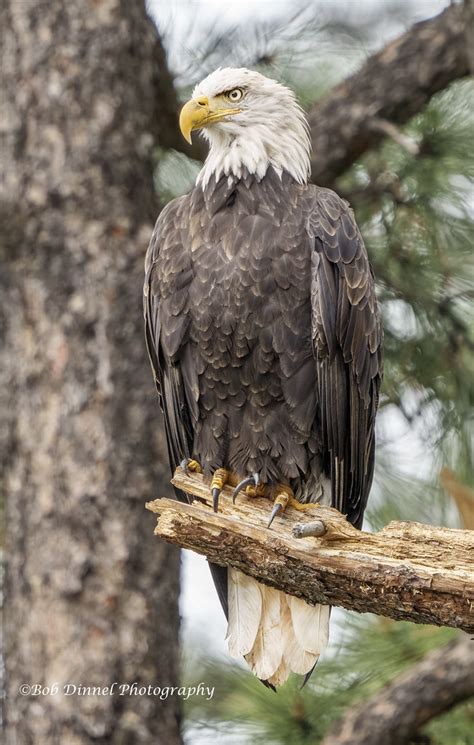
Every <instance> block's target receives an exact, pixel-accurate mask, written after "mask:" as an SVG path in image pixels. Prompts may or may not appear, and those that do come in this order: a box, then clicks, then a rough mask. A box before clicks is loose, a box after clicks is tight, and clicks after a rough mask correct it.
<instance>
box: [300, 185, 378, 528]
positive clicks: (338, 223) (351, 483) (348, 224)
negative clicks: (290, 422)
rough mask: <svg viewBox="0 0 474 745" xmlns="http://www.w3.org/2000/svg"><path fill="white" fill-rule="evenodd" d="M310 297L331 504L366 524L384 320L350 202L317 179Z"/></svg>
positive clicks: (311, 207)
mask: <svg viewBox="0 0 474 745" xmlns="http://www.w3.org/2000/svg"><path fill="white" fill-rule="evenodd" d="M308 230H309V233H310V235H311V237H312V238H313V240H314V249H315V251H314V255H313V262H312V280H311V301H312V333H313V349H314V354H315V357H316V360H317V365H318V399H319V402H320V416H321V422H320V426H321V436H322V447H323V450H324V454H323V455H324V456H325V457H323V462H326V463H328V470H329V471H330V474H331V481H332V504H333V506H335V507H337V509H339V510H340V511H341V512H343V513H344V514H346V515H347V516H348V518H349V520H351V522H352V523H353V524H354V525H356V526H358V527H360V525H361V523H362V518H363V512H364V509H365V505H366V502H367V497H368V493H369V490H370V486H371V483H372V476H373V468H374V426H375V414H376V410H377V405H378V396H379V388H380V383H381V378H382V327H381V322H380V317H379V311H378V306H377V301H376V297H375V290H374V281H373V275H372V271H371V267H370V264H369V259H368V256H367V252H366V249H365V246H364V243H363V240H362V237H361V235H360V233H359V230H358V228H357V225H356V222H355V220H354V216H353V214H352V211H351V209H350V208H349V206H348V204H347V203H346V202H345V201H344V200H342V199H340V198H339V197H338V196H337V195H336V194H335V193H334V192H332V191H330V190H329V189H320V188H318V187H313V189H312V190H311V201H310V204H309V216H308Z"/></svg>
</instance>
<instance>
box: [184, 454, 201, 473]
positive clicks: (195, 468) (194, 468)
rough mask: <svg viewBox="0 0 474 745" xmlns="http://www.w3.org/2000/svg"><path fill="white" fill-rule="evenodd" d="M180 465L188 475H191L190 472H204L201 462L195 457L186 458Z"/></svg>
mask: <svg viewBox="0 0 474 745" xmlns="http://www.w3.org/2000/svg"><path fill="white" fill-rule="evenodd" d="M179 465H180V468H181V469H182V470H183V471H184V473H185V474H186V476H189V474H190V473H202V468H201V464H200V463H198V461H197V460H194V459H193V458H184V460H182V461H181V463H180V464H179Z"/></svg>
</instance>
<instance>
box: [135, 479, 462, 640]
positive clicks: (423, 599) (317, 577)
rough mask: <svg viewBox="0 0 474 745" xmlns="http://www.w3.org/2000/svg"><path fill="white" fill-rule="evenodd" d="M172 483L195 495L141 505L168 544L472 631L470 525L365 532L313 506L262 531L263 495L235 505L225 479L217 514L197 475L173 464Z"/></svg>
mask: <svg viewBox="0 0 474 745" xmlns="http://www.w3.org/2000/svg"><path fill="white" fill-rule="evenodd" d="M172 483H173V484H174V485H175V486H177V487H179V488H180V489H182V490H183V491H185V492H187V493H188V494H193V495H194V496H195V497H197V498H198V500H199V501H198V502H195V503H194V504H192V505H188V504H183V503H181V502H177V501H174V500H169V499H157V500H155V501H154V502H151V503H149V504H148V505H147V507H148V509H150V510H151V511H152V512H156V513H157V514H158V515H159V520H158V524H157V527H156V529H155V533H156V535H159V536H161V537H162V538H164V539H165V540H167V541H170V542H171V543H176V544H178V545H179V546H183V547H184V548H189V549H192V550H193V551H197V552H198V553H201V554H204V555H205V556H207V557H208V559H209V560H210V561H212V562H214V563H216V564H221V565H227V566H233V567H236V568H238V569H240V570H241V571H243V572H245V573H246V574H249V575H251V576H252V577H255V578H256V579H258V580H259V581H261V582H264V583H265V584H268V585H272V586H273V587H277V588H278V589H279V590H283V591H284V592H286V593H289V594H290V595H296V596H297V597H301V598H303V599H304V600H306V601H307V602H308V603H311V604H316V603H328V604H329V605H339V606H342V607H343V608H347V609H349V610H355V611H359V612H371V613H377V614H378V615H382V616H389V617H390V618H394V619H398V620H401V619H403V620H406V621H414V622H415V623H429V624H434V625H438V626H453V627H456V628H460V629H464V630H465V631H468V632H470V633H473V632H474V613H473V612H472V608H473V603H474V570H473V567H474V565H473V556H474V533H473V532H472V531H469V530H449V529H448V528H435V527H433V526H431V525H422V524H421V523H405V522H393V523H390V524H389V525H387V526H386V527H385V528H384V529H383V530H381V531H380V532H378V533H365V532H362V531H358V530H356V529H355V528H353V527H352V525H350V523H348V522H347V521H346V519H345V518H344V517H343V516H342V515H341V514H340V513H339V512H338V511H337V510H334V509H332V508H330V507H319V506H318V507H315V508H313V509H309V510H304V511H299V510H295V509H292V508H288V509H287V512H286V513H285V515H284V516H283V517H282V518H279V519H277V520H275V522H274V523H273V525H272V528H271V530H268V529H267V527H266V525H267V522H268V517H269V512H270V506H271V502H270V501H269V500H268V499H266V498H259V499H256V498H247V497H245V496H241V497H238V498H237V503H236V505H233V504H232V499H231V490H230V489H228V488H226V489H225V490H224V491H223V493H222V494H221V498H220V502H219V514H214V513H213V512H212V509H211V507H210V505H211V497H210V489H209V485H208V484H206V483H204V481H203V479H202V477H201V476H197V475H192V476H186V475H185V474H184V473H183V472H182V471H181V469H178V470H177V471H176V473H175V476H174V478H173V480H172ZM314 521H322V522H323V523H324V524H325V527H326V532H325V534H324V535H323V536H322V537H320V538H314V537H301V538H295V537H293V536H294V535H295V526H296V525H299V524H301V523H303V524H305V525H307V524H308V523H310V522H314ZM292 530H293V536H292V535H291V531H292ZM297 532H299V534H300V535H301V532H302V531H301V530H300V531H297ZM303 533H304V531H303Z"/></svg>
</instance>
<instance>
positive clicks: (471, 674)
mask: <svg viewBox="0 0 474 745" xmlns="http://www.w3.org/2000/svg"><path fill="white" fill-rule="evenodd" d="M471 696H474V642H472V640H471V639H469V637H462V638H461V639H459V640H456V641H453V642H450V644H448V645H446V646H445V647H443V648H442V649H437V650H436V651H435V652H431V653H430V654H428V655H426V657H424V658H423V659H422V660H421V662H419V663H418V664H416V665H415V666H414V667H412V668H411V669H410V670H409V671H408V672H406V673H404V674H403V675H401V676H400V677H398V678H396V679H395V680H394V681H393V682H392V683H390V684H389V685H387V686H385V687H384V688H383V689H382V690H381V691H379V692H378V693H377V694H375V696H372V697H371V698H370V699H368V700H367V701H364V702H363V703H361V704H359V705H358V706H354V707H351V708H350V709H349V710H348V711H346V712H345V714H344V715H343V717H342V719H340V720H339V721H338V722H337V723H336V724H335V725H334V727H332V728H331V730H330V732H329V733H328V734H327V735H326V736H325V738H324V739H323V741H322V743H321V745H379V744H380V743H382V742H383V743H384V745H405V743H409V742H412V737H413V735H414V734H415V733H416V732H417V730H419V728H420V727H422V726H423V725H424V724H426V723H427V722H429V721H430V720H431V719H434V718H435V717H437V716H439V715H440V714H443V713H444V712H446V711H448V710H449V709H451V708H452V707H453V706H455V705H456V704H459V703H461V702H462V701H465V700H466V699H468V698H470V697H471Z"/></svg>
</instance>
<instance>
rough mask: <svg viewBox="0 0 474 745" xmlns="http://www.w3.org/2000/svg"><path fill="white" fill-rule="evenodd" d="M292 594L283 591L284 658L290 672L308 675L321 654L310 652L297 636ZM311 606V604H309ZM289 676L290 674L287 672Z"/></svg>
mask: <svg viewBox="0 0 474 745" xmlns="http://www.w3.org/2000/svg"><path fill="white" fill-rule="evenodd" d="M289 601H290V596H289V595H283V593H282V607H283V613H282V617H281V620H282V636H283V659H284V662H285V664H286V666H287V667H288V668H289V670H288V673H289V672H290V670H291V672H293V673H298V674H299V675H306V673H308V672H309V671H310V670H311V669H312V668H313V667H314V665H315V664H316V663H317V661H318V658H319V654H314V653H312V652H308V651H307V650H306V649H304V647H302V646H301V644H300V643H299V642H298V639H297V638H296V634H295V630H294V628H293V622H292V617H291V611H290V605H289ZM307 607H309V606H307ZM287 677H288V674H287Z"/></svg>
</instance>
